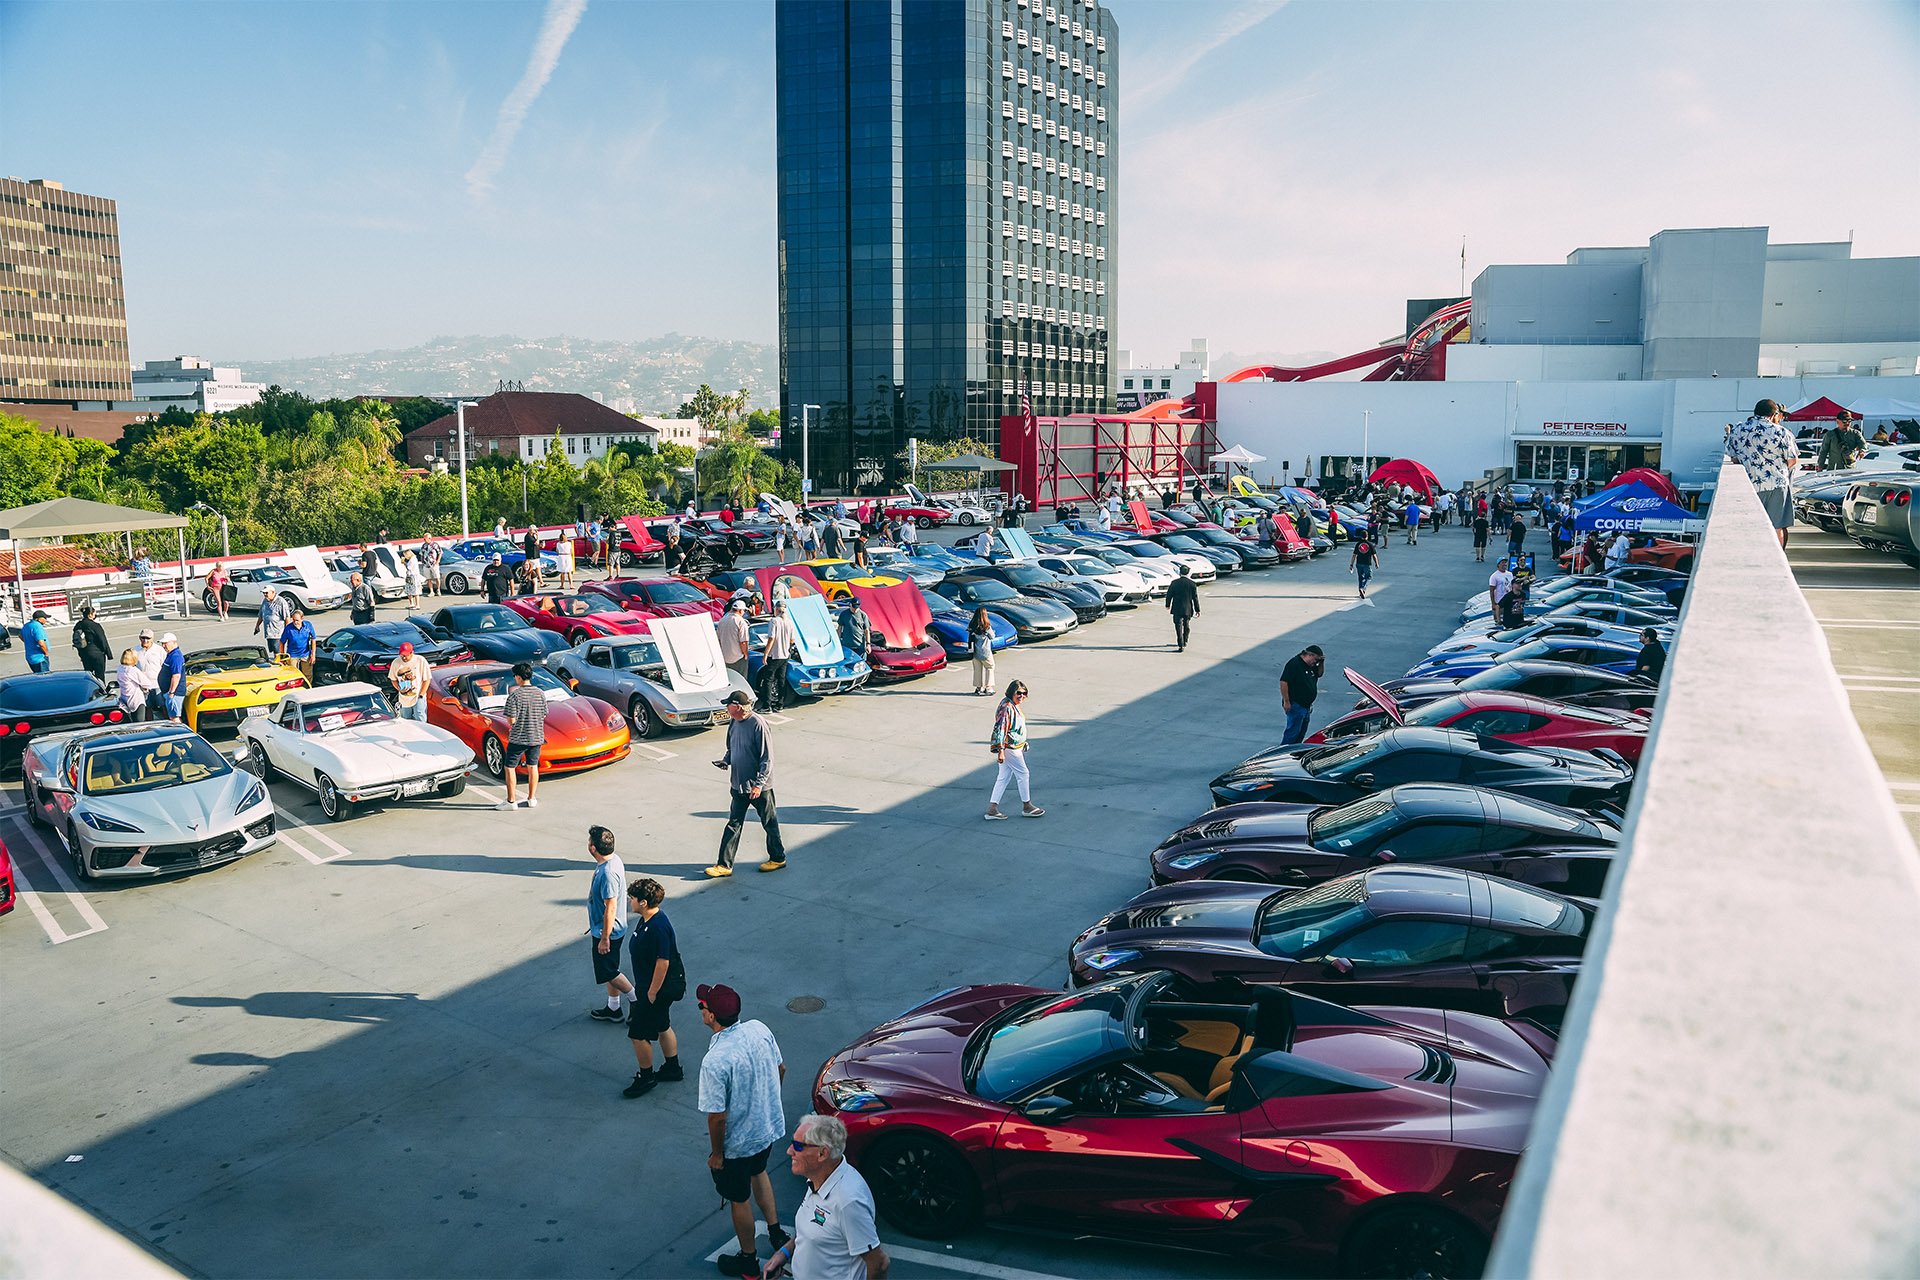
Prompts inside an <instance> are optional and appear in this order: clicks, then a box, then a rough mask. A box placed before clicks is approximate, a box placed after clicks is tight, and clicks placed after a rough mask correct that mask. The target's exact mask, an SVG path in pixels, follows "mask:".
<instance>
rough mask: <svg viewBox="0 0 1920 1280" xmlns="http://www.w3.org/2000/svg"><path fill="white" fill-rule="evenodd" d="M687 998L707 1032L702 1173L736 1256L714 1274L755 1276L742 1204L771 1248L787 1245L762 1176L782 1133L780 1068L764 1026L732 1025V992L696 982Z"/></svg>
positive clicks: (736, 1015) (736, 1000)
mask: <svg viewBox="0 0 1920 1280" xmlns="http://www.w3.org/2000/svg"><path fill="white" fill-rule="evenodd" d="M694 994H695V995H697V996H698V997H699V998H700V1021H701V1022H703V1023H705V1024H706V1028H707V1030H708V1031H711V1032H712V1033H713V1040H712V1042H711V1043H710V1044H708V1045H707V1055H706V1057H705V1058H704V1059H702V1060H701V1063H700V1110H702V1111H704V1112H706V1115H707V1138H708V1141H709V1142H710V1143H711V1145H712V1154H710V1155H709V1156H708V1157H707V1168H708V1170H710V1171H711V1172H712V1174H713V1185H714V1188H715V1190H717V1191H719V1193H720V1196H721V1198H722V1199H723V1200H725V1201H726V1202H727V1205H728V1207H729V1209H730V1210H731V1211H732V1214H733V1234H734V1236H735V1237H736V1238H738V1240H739V1241H740V1252H738V1253H727V1254H722V1255H721V1256H720V1258H719V1260H718V1265H719V1268H720V1274H721V1275H723V1276H758V1275H759V1274H760V1255H759V1254H758V1252H756V1250H755V1245H754V1230H753V1209H752V1208H751V1207H750V1206H749V1205H748V1203H747V1202H748V1200H749V1198H751V1199H752V1201H753V1202H754V1203H755V1204H757V1205H759V1206H760V1216H761V1217H762V1218H764V1219H765V1220H766V1223H767V1239H768V1240H769V1241H770V1242H772V1244H773V1247H774V1248H775V1249H779V1248H780V1247H781V1246H782V1245H784V1244H786V1242H787V1233H786V1232H785V1231H783V1230H781V1228H780V1211H779V1209H778V1208H777V1207H776V1206H775V1205H774V1202H773V1180H772V1179H771V1178H769V1177H767V1158H768V1157H769V1156H771V1155H772V1154H773V1148H774V1147H775V1145H776V1144H778V1143H779V1142H780V1140H781V1139H782V1138H784V1137H785V1136H786V1133H787V1113H786V1111H785V1109H784V1108H783V1107H782V1106H781V1104H780V1083H781V1081H783V1080H785V1079H786V1077H787V1064H786V1062H785V1060H784V1059H782V1058H781V1056H780V1046H779V1044H778V1043H776V1042H775V1041H774V1038H773V1032H771V1031H769V1030H767V1028H766V1025H765V1024H764V1023H760V1022H755V1021H752V1020H749V1021H746V1022H742V1021H740V993H739V992H737V991H735V990H734V989H733V988H732V987H723V986H718V985H713V986H708V985H704V984H703V985H701V986H700V987H698V988H697V989H696V990H695V992H694Z"/></svg>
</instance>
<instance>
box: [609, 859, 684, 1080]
mask: <svg viewBox="0 0 1920 1280" xmlns="http://www.w3.org/2000/svg"><path fill="white" fill-rule="evenodd" d="M666 900H667V890H666V886H664V885H662V884H661V883H660V882H659V881H658V880H655V879H654V878H653V877H651V876H643V877H641V878H640V879H638V880H635V881H633V882H632V883H631V884H629V885H628V886H627V919H628V921H629V926H628V930H627V956H628V958H629V959H630V960H631V961H632V962H633V1004H632V1006H631V1007H630V1008H629V1009H628V1010H627V1039H628V1040H630V1041H631V1042H632V1043H633V1060H634V1064H635V1067H636V1070H635V1071H634V1073H633V1083H632V1084H629V1085H628V1086H627V1087H626V1088H625V1089H622V1090H621V1091H620V1096H621V1097H623V1098H638V1097H640V1096H641V1095H642V1094H646V1093H650V1092H652V1090H653V1088H654V1086H656V1085H660V1084H671V1083H673V1082H675V1081H678V1080H684V1079H686V1078H687V1077H686V1073H685V1072H684V1071H682V1070H681V1069H680V1038H679V1037H678V1036H677V1035H675V1034H674V1031H673V1019H672V1017H671V1011H672V1008H673V1003H674V1001H676V1000H679V999H680V998H681V997H683V996H685V995H686V994H687V966H686V964H685V963H684V962H683V961H682V960H681V959H680V942H679V939H678V938H676V937H675V936H674V932H673V922H672V921H671V920H668V919H667V913H666V912H664V911H662V910H661V909H660V904H661V903H663V902H665V901H666ZM655 1040H658V1041H659V1042H660V1052H661V1054H662V1055H664V1056H663V1060H662V1061H661V1063H660V1070H659V1071H658V1072H657V1073H656V1072H655V1071H654V1069H653V1042H654V1041H655Z"/></svg>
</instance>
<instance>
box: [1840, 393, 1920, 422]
mask: <svg viewBox="0 0 1920 1280" xmlns="http://www.w3.org/2000/svg"><path fill="white" fill-rule="evenodd" d="M1847 408H1849V409H1851V410H1853V415H1854V416H1855V417H1856V418H1914V419H1920V403H1916V402H1914V401H1912V400H1895V399H1894V398H1893V397H1891V396H1862V397H1861V398H1860V399H1858V400H1853V401H1849V402H1848V404H1847Z"/></svg>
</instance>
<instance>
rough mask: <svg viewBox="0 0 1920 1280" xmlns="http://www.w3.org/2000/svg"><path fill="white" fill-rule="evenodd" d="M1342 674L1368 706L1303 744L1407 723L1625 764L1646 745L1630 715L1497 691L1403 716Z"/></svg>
mask: <svg viewBox="0 0 1920 1280" xmlns="http://www.w3.org/2000/svg"><path fill="white" fill-rule="evenodd" d="M1346 675H1347V679H1348V680H1351V681H1352V682H1353V685H1354V687H1355V688H1356V689H1358V690H1360V692H1361V693H1363V694H1365V695H1366V696H1367V697H1368V699H1369V700H1370V701H1371V702H1372V703H1373V705H1372V706H1371V707H1369V708H1367V709H1366V710H1364V711H1349V712H1348V713H1347V714H1346V715H1344V716H1341V717H1340V718H1339V719H1338V720H1335V721H1334V722H1333V723H1332V724H1329V725H1327V726H1326V727H1325V728H1324V729H1321V730H1320V732H1318V733H1316V734H1314V735H1312V736H1311V737H1309V738H1308V739H1307V741H1308V742H1339V741H1341V740H1343V739H1346V738H1353V737H1358V736H1359V735H1361V734H1365V733H1375V732H1377V731H1379V730H1381V729H1386V728H1389V727H1391V726H1392V725H1396V724H1412V725H1424V726H1426V727H1427V728H1430V729H1441V728H1445V729H1465V730H1467V731H1468V732H1470V733H1477V734H1479V735H1481V736H1482V737H1486V738H1498V739H1500V740H1501V741H1502V742H1512V743H1515V744H1517V745H1519V746H1526V747H1577V748H1579V749H1580V750H1582V751H1601V750H1606V751H1613V752H1617V753H1618V754H1619V755H1620V756H1621V757H1622V758H1623V759H1625V760H1626V761H1627V762H1628V763H1629V764H1637V763H1638V762H1639V760H1640V752H1641V751H1642V750H1643V749H1645V747H1646V745H1647V724H1648V721H1647V718H1646V717H1645V716H1642V715H1636V714H1634V713H1633V712H1631V711H1613V710H1609V709H1608V708H1605V707H1577V706H1574V705H1572V704H1571V703H1566V702H1554V701H1552V700H1551V699H1548V698H1532V697H1528V696H1527V695H1526V694H1524V693H1508V692H1506V691H1504V690H1499V689H1487V690H1476V691H1472V692H1468V693H1456V694H1454V695H1452V696H1451V697H1446V698H1436V699H1434V700H1433V701H1432V702H1426V703H1422V704H1421V705H1420V706H1417V707H1415V708H1413V709H1412V710H1410V711H1403V710H1402V709H1401V707H1400V704H1399V703H1397V702H1395V701H1394V700H1393V696H1392V695H1391V694H1389V693H1387V692H1386V691H1385V690H1384V689H1382V688H1381V687H1380V686H1379V685H1377V684H1375V683H1373V681H1371V680H1369V679H1367V678H1366V677H1365V676H1362V675H1360V674H1359V673H1357V672H1355V671H1353V670H1352V669H1351V668H1349V669H1348V670H1347V673H1346Z"/></svg>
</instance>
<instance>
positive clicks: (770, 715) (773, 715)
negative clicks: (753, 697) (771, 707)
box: [760, 711, 793, 724]
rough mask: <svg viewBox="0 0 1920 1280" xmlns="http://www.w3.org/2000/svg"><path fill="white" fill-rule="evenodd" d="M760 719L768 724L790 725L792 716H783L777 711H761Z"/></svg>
mask: <svg viewBox="0 0 1920 1280" xmlns="http://www.w3.org/2000/svg"><path fill="white" fill-rule="evenodd" d="M760 718H761V719H762V720H765V721H766V722H767V723H768V724H792V723H793V717H792V716H783V715H781V714H780V713H779V712H778V711H762V712H761V713H760Z"/></svg>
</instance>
